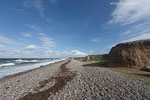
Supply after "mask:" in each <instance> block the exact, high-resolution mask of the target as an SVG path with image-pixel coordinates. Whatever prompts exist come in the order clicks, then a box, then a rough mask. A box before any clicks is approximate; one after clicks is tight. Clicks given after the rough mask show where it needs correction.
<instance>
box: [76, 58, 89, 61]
mask: <svg viewBox="0 0 150 100" xmlns="http://www.w3.org/2000/svg"><path fill="white" fill-rule="evenodd" d="M74 59H76V60H79V61H87V58H86V57H78V58H74Z"/></svg>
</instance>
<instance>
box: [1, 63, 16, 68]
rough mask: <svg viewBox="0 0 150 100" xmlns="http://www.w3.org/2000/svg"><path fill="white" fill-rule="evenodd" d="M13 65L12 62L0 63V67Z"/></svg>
mask: <svg viewBox="0 0 150 100" xmlns="http://www.w3.org/2000/svg"><path fill="white" fill-rule="evenodd" d="M13 65H15V64H14V63H6V64H0V67H5V66H13Z"/></svg>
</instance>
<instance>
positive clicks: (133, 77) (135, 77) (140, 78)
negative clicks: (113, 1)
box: [122, 73, 150, 85]
mask: <svg viewBox="0 0 150 100" xmlns="http://www.w3.org/2000/svg"><path fill="white" fill-rule="evenodd" d="M122 75H123V76H125V77H126V78H127V79H128V80H135V81H138V82H141V83H144V84H146V85H150V79H147V78H150V77H146V76H142V75H135V74H129V73H122Z"/></svg>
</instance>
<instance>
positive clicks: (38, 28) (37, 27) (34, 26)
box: [25, 24, 41, 31]
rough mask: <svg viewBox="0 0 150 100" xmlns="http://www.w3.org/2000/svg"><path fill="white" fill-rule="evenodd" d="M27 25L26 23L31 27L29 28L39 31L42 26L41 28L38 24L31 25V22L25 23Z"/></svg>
mask: <svg viewBox="0 0 150 100" xmlns="http://www.w3.org/2000/svg"><path fill="white" fill-rule="evenodd" d="M25 25H26V26H27V27H29V28H31V29H33V30H35V31H38V30H40V29H41V28H40V27H39V26H37V25H31V24H25Z"/></svg>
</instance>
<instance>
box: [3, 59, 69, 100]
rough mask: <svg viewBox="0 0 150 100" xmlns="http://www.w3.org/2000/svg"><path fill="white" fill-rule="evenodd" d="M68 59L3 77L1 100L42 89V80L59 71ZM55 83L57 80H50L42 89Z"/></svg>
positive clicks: (16, 99)
mask: <svg viewBox="0 0 150 100" xmlns="http://www.w3.org/2000/svg"><path fill="white" fill-rule="evenodd" d="M67 61H68V60H63V61H59V62H55V63H51V64H48V65H46V66H41V67H39V68H36V69H32V70H28V71H24V72H21V73H17V74H13V75H9V76H6V77H3V78H2V79H1V80H0V84H1V85H0V100H18V99H19V98H21V97H23V96H25V95H26V94H27V93H30V92H32V93H35V92H37V91H40V90H41V89H39V88H38V87H39V86H40V84H41V81H44V80H46V79H49V78H50V77H52V76H54V75H55V74H56V73H58V72H59V68H60V66H61V65H62V64H64V63H65V62H67ZM44 82H45V81H44ZM54 84H55V81H52V82H49V84H48V86H45V87H44V88H42V89H46V88H47V87H49V86H50V87H51V86H53V85H54ZM12 98H13V99H12Z"/></svg>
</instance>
